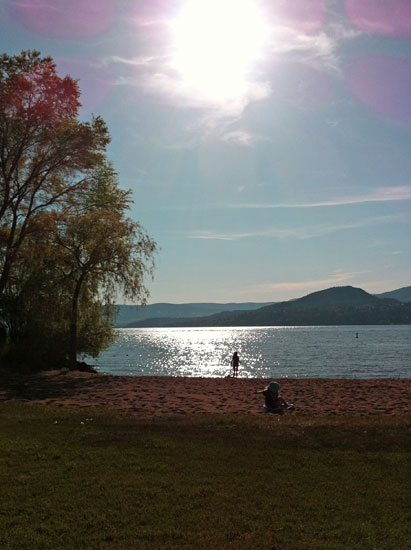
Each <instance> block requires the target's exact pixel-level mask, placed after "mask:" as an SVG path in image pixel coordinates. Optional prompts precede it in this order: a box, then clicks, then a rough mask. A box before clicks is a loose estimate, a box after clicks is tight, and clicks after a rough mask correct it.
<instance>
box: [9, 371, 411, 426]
mask: <svg viewBox="0 0 411 550" xmlns="http://www.w3.org/2000/svg"><path fill="white" fill-rule="evenodd" d="M269 380H271V379H259V378H189V377H167V376H163V377H162V376H119V375H109V374H102V373H97V374H91V373H85V372H79V371H70V372H62V371H43V372H40V373H36V374H30V375H25V376H23V377H18V376H17V375H13V374H11V375H10V374H9V375H8V376H6V375H5V374H2V375H1V378H0V403H4V402H9V401H18V402H27V403H33V404H49V405H53V406H58V407H75V408H87V407H92V408H94V407H96V408H104V409H108V410H113V411H118V412H121V413H126V414H132V415H149V416H174V415H184V414H197V413H200V414H209V413H211V414H216V413H225V414H252V415H260V414H267V413H265V412H264V409H263V404H264V398H263V396H262V395H261V394H257V393H256V392H257V391H258V390H261V389H263V388H264V387H265V385H266V384H267V383H268V381H269ZM277 380H278V382H280V384H281V389H280V395H281V396H282V397H284V399H286V400H287V401H288V402H291V403H294V404H295V406H296V410H295V412H293V413H291V414H303V415H325V416H336V415H337V416H347V415H356V416H370V415H395V416H397V415H408V414H411V379H407V378H399V379H397V378H395V379H392V378H387V379H386V378H378V379H353V378H338V379H335V378H334V379H333V378H292V379H290V378H284V379H281V378H278V379H277Z"/></svg>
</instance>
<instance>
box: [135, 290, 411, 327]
mask: <svg viewBox="0 0 411 550" xmlns="http://www.w3.org/2000/svg"><path fill="white" fill-rule="evenodd" d="M393 292H395V291H393ZM408 323H411V303H406V304H403V303H401V302H400V301H398V300H395V299H392V298H379V297H377V296H374V295H372V294H369V293H368V292H366V291H365V290H363V289H361V288H356V287H352V286H344V287H331V288H329V289H325V290H320V291H317V292H313V293H311V294H308V295H306V296H303V297H301V298H297V299H295V300H290V301H284V302H278V303H272V304H269V305H265V306H263V307H261V308H257V309H253V310H250V311H245V310H240V311H223V312H219V313H215V314H212V315H208V316H202V317H192V318H185V319H184V318H180V319H175V318H174V319H173V318H151V319H146V320H145V321H141V322H135V323H131V324H129V325H128V326H129V327H156V326H157V327H160V326H164V327H172V326H174V327H177V326H273V325H290V324H291V325H310V324H313V325H317V324H325V325H327V324H331V325H334V324H336V325H338V324H408Z"/></svg>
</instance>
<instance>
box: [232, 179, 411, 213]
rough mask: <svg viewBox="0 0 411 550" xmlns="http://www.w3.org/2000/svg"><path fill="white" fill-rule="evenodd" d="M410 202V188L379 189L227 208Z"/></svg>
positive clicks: (305, 206)
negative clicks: (321, 199)
mask: <svg viewBox="0 0 411 550" xmlns="http://www.w3.org/2000/svg"><path fill="white" fill-rule="evenodd" d="M408 200H411V186H407V185H402V186H394V187H380V188H378V189H375V190H373V191H370V192H369V193H368V194H367V195H358V196H346V197H341V198H337V199H332V200H326V201H318V202H304V203H271V204H269V203H264V204H262V203H243V204H232V205H229V206H228V208H321V207H324V206H346V205H351V204H363V203H369V202H396V201H408Z"/></svg>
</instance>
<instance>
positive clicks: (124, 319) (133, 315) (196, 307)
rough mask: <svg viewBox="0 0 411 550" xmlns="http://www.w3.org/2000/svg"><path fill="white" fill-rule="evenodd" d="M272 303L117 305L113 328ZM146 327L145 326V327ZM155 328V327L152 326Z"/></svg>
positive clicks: (241, 309)
mask: <svg viewBox="0 0 411 550" xmlns="http://www.w3.org/2000/svg"><path fill="white" fill-rule="evenodd" d="M271 304H273V302H244V303H227V304H219V303H207V302H204V303H189V304H169V303H157V304H152V305H148V306H144V307H142V306H128V305H119V306H117V307H118V314H117V317H116V320H115V326H116V327H118V328H120V327H133V326H135V323H139V322H140V321H145V320H147V319H159V318H160V319H167V320H168V321H170V322H171V320H172V319H191V318H193V317H205V316H208V315H213V314H215V313H221V312H223V311H249V310H253V309H258V308H261V307H264V306H266V305H271ZM145 326H146V325H145ZM154 326H156V325H154Z"/></svg>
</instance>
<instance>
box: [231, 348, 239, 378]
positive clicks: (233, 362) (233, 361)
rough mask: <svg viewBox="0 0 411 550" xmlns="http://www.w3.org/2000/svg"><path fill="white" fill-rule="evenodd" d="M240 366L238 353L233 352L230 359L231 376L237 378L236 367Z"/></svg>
mask: <svg viewBox="0 0 411 550" xmlns="http://www.w3.org/2000/svg"><path fill="white" fill-rule="evenodd" d="M239 364H240V358H239V357H238V351H235V352H234V354H233V358H232V359H231V366H232V367H233V376H238V365H239Z"/></svg>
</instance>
